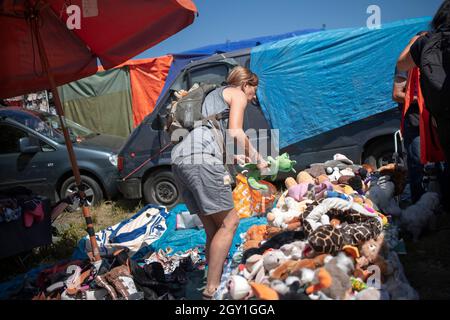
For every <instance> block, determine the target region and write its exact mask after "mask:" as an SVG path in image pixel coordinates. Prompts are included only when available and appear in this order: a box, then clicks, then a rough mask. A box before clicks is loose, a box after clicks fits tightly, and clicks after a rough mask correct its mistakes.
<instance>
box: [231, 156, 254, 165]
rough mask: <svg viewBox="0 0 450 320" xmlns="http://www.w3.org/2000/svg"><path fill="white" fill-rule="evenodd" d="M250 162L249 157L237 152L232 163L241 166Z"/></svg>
mask: <svg viewBox="0 0 450 320" xmlns="http://www.w3.org/2000/svg"><path fill="white" fill-rule="evenodd" d="M249 162H251V159H250V158H249V157H247V156H246V155H244V154H238V155H235V156H234V164H238V165H240V166H241V167H243V166H244V165H245V164H246V163H249Z"/></svg>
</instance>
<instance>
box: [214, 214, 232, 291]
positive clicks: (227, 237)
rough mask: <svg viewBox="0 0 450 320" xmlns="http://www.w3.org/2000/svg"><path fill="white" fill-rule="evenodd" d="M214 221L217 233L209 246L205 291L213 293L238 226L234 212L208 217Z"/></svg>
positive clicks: (218, 283) (217, 285) (218, 282)
mask: <svg viewBox="0 0 450 320" xmlns="http://www.w3.org/2000/svg"><path fill="white" fill-rule="evenodd" d="M209 217H211V218H212V219H213V220H214V223H215V225H216V227H217V228H218V229H217V232H216V233H215V235H214V237H213V238H212V241H211V244H210V253H209V264H208V280H207V284H206V291H207V292H208V293H213V292H214V291H215V290H216V289H217V288H218V287H219V285H220V279H221V277H222V272H223V264H224V262H225V259H226V258H227V255H228V252H229V251H230V247H231V243H232V242H233V237H234V234H235V232H236V229H237V227H238V225H239V215H238V213H237V211H236V210H234V209H232V210H230V211H222V212H219V213H216V214H213V215H210V216H209Z"/></svg>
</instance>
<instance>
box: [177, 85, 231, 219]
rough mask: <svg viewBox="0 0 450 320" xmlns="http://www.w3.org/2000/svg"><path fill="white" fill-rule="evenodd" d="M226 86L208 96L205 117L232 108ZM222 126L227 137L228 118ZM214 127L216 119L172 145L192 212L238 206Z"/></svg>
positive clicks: (222, 122)
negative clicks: (224, 96) (225, 94)
mask: <svg viewBox="0 0 450 320" xmlns="http://www.w3.org/2000/svg"><path fill="white" fill-rule="evenodd" d="M225 88H226V87H221V88H218V89H216V90H214V91H213V92H211V93H210V94H209V95H208V96H207V97H206V98H205V101H204V103H203V106H202V114H203V116H204V117H207V116H210V115H213V114H217V113H221V112H223V111H225V110H226V109H229V106H228V104H227V103H226V102H225V100H224V98H223V90H224V89H225ZM219 127H220V131H221V133H222V137H225V136H226V135H225V134H226V129H227V128H228V119H224V120H220V121H219ZM212 128H213V125H212V123H210V125H209V126H201V127H197V128H195V129H194V130H192V131H191V132H190V133H189V134H188V135H187V136H186V137H185V138H184V139H183V141H182V142H180V143H179V144H177V145H176V146H175V147H174V148H173V149H172V154H171V158H172V171H173V173H174V175H175V179H176V181H177V184H178V186H179V187H180V189H181V192H182V196H183V200H184V202H185V203H186V206H187V207H188V209H189V211H190V213H191V214H200V215H210V214H214V213H218V212H221V211H226V210H231V209H233V208H234V203H233V196H232V190H231V182H232V177H231V175H230V174H229V172H228V171H227V169H226V167H225V165H224V163H223V155H222V148H221V147H220V146H219V143H218V142H217V139H216V135H215V134H214V132H213V131H212V130H213V129H212Z"/></svg>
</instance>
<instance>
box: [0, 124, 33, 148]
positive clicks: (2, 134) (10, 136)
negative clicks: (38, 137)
mask: <svg viewBox="0 0 450 320" xmlns="http://www.w3.org/2000/svg"><path fill="white" fill-rule="evenodd" d="M25 137H28V134H27V133H26V132H25V131H22V130H20V129H18V128H16V127H13V126H10V125H6V124H0V154H8V153H19V152H20V149H19V140H20V138H25Z"/></svg>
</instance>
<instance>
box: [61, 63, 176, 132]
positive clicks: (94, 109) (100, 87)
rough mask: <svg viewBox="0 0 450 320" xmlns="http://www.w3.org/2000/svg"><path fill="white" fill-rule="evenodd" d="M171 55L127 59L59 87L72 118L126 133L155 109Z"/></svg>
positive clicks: (96, 127)
mask: <svg viewBox="0 0 450 320" xmlns="http://www.w3.org/2000/svg"><path fill="white" fill-rule="evenodd" d="M171 63H172V56H163V57H158V58H149V59H139V60H130V61H127V62H125V63H123V64H121V65H119V66H117V67H116V68H114V69H111V70H107V71H105V70H104V69H103V68H101V67H100V68H99V72H97V73H96V74H95V75H92V76H90V77H87V78H84V79H81V80H78V81H74V82H70V83H68V84H65V85H63V86H60V87H59V88H58V91H59V93H60V96H61V100H62V102H63V107H64V112H65V114H66V116H67V117H68V118H69V119H72V120H74V121H75V122H77V123H79V124H81V125H83V126H85V127H87V128H90V129H92V130H94V131H96V132H100V133H106V134H113V135H118V136H122V137H127V136H128V135H129V134H130V133H131V131H133V129H134V128H135V127H136V126H137V125H139V124H140V123H141V121H142V120H143V119H144V118H145V117H146V116H147V115H148V114H149V113H151V112H152V111H153V108H154V106H155V104H156V100H157V99H158V97H159V95H160V93H161V90H162V88H163V86H164V83H165V80H166V77H167V73H168V72H169V68H170V65H171Z"/></svg>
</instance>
